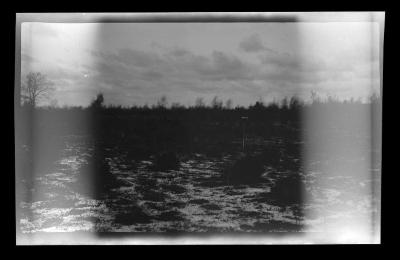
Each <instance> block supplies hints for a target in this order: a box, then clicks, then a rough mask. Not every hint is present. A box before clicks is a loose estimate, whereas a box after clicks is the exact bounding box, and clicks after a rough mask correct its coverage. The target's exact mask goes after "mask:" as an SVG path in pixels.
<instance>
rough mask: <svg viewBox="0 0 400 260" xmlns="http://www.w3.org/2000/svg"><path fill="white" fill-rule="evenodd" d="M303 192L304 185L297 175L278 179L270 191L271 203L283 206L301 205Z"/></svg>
mask: <svg viewBox="0 0 400 260" xmlns="http://www.w3.org/2000/svg"><path fill="white" fill-rule="evenodd" d="M303 192H304V184H303V182H302V180H301V178H300V176H298V175H297V174H296V175H293V176H289V177H285V178H283V179H279V180H278V181H277V182H276V183H275V185H274V186H273V187H272V189H271V193H270V196H271V203H273V204H276V205H283V206H289V205H292V204H299V203H302V201H303V196H304V194H303Z"/></svg>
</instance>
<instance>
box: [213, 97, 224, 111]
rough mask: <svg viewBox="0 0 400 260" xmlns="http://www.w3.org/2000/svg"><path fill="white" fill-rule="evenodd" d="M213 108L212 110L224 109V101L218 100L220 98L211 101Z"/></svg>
mask: <svg viewBox="0 0 400 260" xmlns="http://www.w3.org/2000/svg"><path fill="white" fill-rule="evenodd" d="M211 107H212V108H216V109H220V108H222V100H219V99H218V96H215V97H214V98H213V99H212V100H211Z"/></svg>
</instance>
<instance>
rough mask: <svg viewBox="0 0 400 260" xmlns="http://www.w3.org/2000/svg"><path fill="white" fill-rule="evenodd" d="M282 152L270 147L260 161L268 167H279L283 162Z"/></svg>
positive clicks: (263, 153) (264, 151)
mask: <svg viewBox="0 0 400 260" xmlns="http://www.w3.org/2000/svg"><path fill="white" fill-rule="evenodd" d="M282 157H283V156H282V151H281V149H280V148H279V147H272V146H269V147H267V148H265V149H264V150H263V151H262V153H261V154H260V159H261V160H262V162H263V163H264V164H265V165H266V166H271V167H279V166H281V161H282V159H283V158H282Z"/></svg>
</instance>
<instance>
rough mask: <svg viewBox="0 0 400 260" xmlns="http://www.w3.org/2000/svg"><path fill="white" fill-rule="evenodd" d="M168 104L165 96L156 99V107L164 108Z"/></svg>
mask: <svg viewBox="0 0 400 260" xmlns="http://www.w3.org/2000/svg"><path fill="white" fill-rule="evenodd" d="M167 105H168V101H167V97H166V96H165V95H163V96H162V97H161V98H160V99H159V100H158V101H157V107H159V108H166V107H167Z"/></svg>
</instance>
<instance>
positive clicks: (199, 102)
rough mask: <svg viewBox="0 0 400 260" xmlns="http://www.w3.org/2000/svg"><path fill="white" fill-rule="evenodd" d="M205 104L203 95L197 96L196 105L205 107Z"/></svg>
mask: <svg viewBox="0 0 400 260" xmlns="http://www.w3.org/2000/svg"><path fill="white" fill-rule="evenodd" d="M205 106H206V104H205V103H204V100H203V98H201V97H198V98H196V101H195V107H205Z"/></svg>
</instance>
